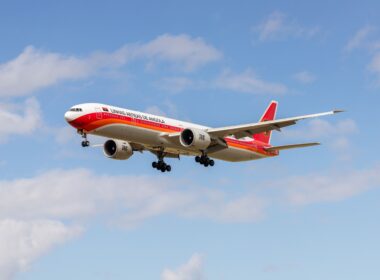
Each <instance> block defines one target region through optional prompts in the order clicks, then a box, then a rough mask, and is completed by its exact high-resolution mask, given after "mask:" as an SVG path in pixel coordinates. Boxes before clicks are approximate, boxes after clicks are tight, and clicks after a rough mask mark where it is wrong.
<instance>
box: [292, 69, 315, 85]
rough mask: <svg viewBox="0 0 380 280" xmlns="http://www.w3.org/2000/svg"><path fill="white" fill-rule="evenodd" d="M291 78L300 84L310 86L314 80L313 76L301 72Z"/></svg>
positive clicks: (306, 72)
mask: <svg viewBox="0 0 380 280" xmlns="http://www.w3.org/2000/svg"><path fill="white" fill-rule="evenodd" d="M293 78H294V79H295V80H296V81H298V82H300V83H302V84H311V83H313V82H314V81H315V80H316V77H315V75H313V74H312V73H310V72H308V71H301V72H298V73H296V74H294V75H293Z"/></svg>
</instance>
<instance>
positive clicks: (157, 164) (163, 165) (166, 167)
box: [152, 160, 172, 172]
mask: <svg viewBox="0 0 380 280" xmlns="http://www.w3.org/2000/svg"><path fill="white" fill-rule="evenodd" d="M152 167H153V168H156V169H157V170H161V172H165V171H168V172H170V171H171V170H172V167H171V166H170V165H169V164H166V163H165V162H164V161H163V160H159V161H153V162H152Z"/></svg>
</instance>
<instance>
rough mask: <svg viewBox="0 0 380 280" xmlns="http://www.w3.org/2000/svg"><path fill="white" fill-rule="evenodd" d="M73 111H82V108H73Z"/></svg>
mask: <svg viewBox="0 0 380 280" xmlns="http://www.w3.org/2000/svg"><path fill="white" fill-rule="evenodd" d="M70 111H71V112H82V108H71V109H70Z"/></svg>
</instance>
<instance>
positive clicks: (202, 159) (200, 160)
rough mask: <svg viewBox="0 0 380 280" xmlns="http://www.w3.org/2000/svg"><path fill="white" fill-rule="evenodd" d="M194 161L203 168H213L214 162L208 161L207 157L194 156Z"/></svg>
mask: <svg viewBox="0 0 380 280" xmlns="http://www.w3.org/2000/svg"><path fill="white" fill-rule="evenodd" d="M195 161H196V162H198V163H200V164H202V165H203V166H204V167H207V166H214V165H215V162H214V160H212V159H210V158H209V157H208V156H207V155H202V156H196V157H195Z"/></svg>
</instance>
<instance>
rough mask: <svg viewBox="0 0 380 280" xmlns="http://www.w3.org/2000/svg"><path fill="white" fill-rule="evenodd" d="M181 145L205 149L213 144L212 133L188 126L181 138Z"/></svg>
mask: <svg viewBox="0 0 380 280" xmlns="http://www.w3.org/2000/svg"><path fill="white" fill-rule="evenodd" d="M179 140H180V142H181V145H182V146H184V147H186V148H191V149H194V150H205V149H207V147H208V146H210V144H211V137H210V135H209V134H208V133H207V132H205V131H203V130H200V129H196V128H186V129H184V130H183V131H182V132H181V136H180V138H179Z"/></svg>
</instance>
